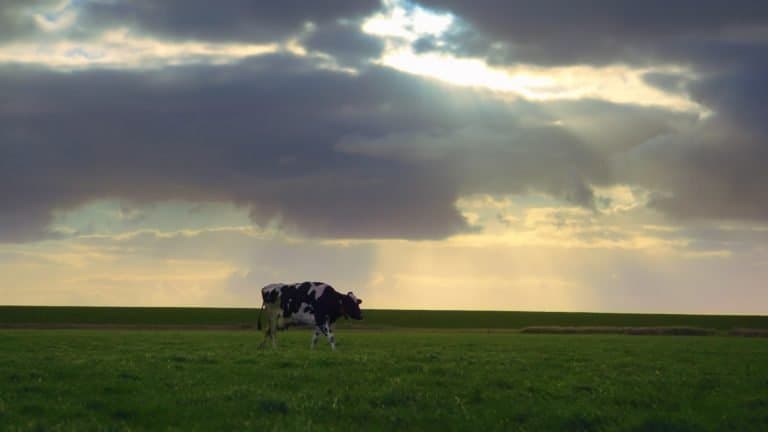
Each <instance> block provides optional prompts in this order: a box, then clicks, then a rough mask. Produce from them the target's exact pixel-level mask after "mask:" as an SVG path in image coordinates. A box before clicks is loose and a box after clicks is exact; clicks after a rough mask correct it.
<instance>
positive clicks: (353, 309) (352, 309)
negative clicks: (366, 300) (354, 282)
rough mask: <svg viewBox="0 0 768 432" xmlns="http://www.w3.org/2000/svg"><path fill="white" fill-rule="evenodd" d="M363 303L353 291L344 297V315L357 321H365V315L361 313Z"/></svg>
mask: <svg viewBox="0 0 768 432" xmlns="http://www.w3.org/2000/svg"><path fill="white" fill-rule="evenodd" d="M362 302H363V301H362V300H360V299H359V298H357V297H355V295H354V294H352V291H350V292H348V293H347V295H345V296H342V298H341V307H342V308H343V310H344V315H345V316H348V317H350V318H352V319H356V320H361V319H363V314H362V312H360V303H362Z"/></svg>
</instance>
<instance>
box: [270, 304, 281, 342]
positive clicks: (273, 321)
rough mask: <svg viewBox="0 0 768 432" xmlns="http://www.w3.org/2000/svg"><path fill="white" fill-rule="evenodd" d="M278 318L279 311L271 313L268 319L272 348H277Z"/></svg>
mask: <svg viewBox="0 0 768 432" xmlns="http://www.w3.org/2000/svg"><path fill="white" fill-rule="evenodd" d="M279 319H280V312H278V313H275V314H273V315H272V319H271V320H270V321H269V330H270V334H269V335H270V337H271V339H272V348H277V320H279Z"/></svg>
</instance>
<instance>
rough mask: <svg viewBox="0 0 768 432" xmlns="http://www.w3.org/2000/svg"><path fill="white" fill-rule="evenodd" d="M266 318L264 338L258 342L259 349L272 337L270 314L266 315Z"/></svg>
mask: <svg viewBox="0 0 768 432" xmlns="http://www.w3.org/2000/svg"><path fill="white" fill-rule="evenodd" d="M267 320H268V321H269V322H268V323H267V329H266V330H265V331H264V340H263V341H261V344H259V349H262V348H264V345H266V344H267V340H269V339H271V338H272V315H271V314H269V315H267Z"/></svg>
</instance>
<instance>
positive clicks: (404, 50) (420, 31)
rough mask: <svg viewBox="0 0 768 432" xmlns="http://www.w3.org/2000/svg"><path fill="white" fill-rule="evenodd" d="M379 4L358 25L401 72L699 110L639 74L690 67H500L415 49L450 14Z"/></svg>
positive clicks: (511, 89) (547, 95) (394, 1)
mask: <svg viewBox="0 0 768 432" xmlns="http://www.w3.org/2000/svg"><path fill="white" fill-rule="evenodd" d="M384 5H385V7H384V9H383V11H382V12H380V13H378V14H376V15H374V16H372V17H370V18H369V19H368V20H366V21H365V22H364V23H363V25H362V29H363V31H364V32H366V33H369V34H371V35H376V36H378V37H381V38H383V39H384V40H385V41H386V50H385V52H384V54H383V56H382V57H381V58H379V59H377V60H376V62H377V63H379V64H382V65H385V66H389V67H392V68H394V69H398V70H400V71H403V72H407V73H411V74H414V75H419V76H425V77H430V78H434V79H438V80H440V81H444V82H447V83H450V84H454V85H458V86H466V87H479V88H487V89H490V90H494V91H498V92H505V93H512V94H516V95H520V96H523V97H525V98H527V99H531V100H553V99H581V98H595V99H604V100H608V101H611V102H616V103H631V104H637V105H649V106H662V107H665V108H669V109H673V110H679V111H692V112H703V111H704V109H703V108H702V107H701V106H699V105H698V104H696V103H695V102H694V101H692V100H690V99H689V98H687V97H685V96H684V95H679V94H673V93H666V92H664V91H662V90H659V89H657V88H654V87H652V86H649V85H648V84H646V83H645V81H644V80H643V76H644V75H645V74H647V73H651V72H653V73H674V74H679V75H683V76H686V75H687V76H689V77H693V75H692V72H690V71H687V70H685V69H683V68H682V67H679V66H674V65H661V66H658V67H651V68H639V69H633V68H630V67H627V66H623V65H613V66H605V67H592V66H568V67H552V68H544V67H536V66H532V65H523V66H515V67H508V68H502V67H491V66H489V65H488V64H487V63H486V62H485V60H483V59H481V58H471V57H457V56H455V55H452V54H449V53H442V52H427V53H419V52H416V51H415V50H414V49H413V43H414V42H415V41H417V40H418V39H420V38H422V37H433V38H435V39H436V40H437V44H438V45H439V44H440V43H441V41H440V37H441V36H442V35H444V34H445V33H446V32H447V31H448V30H449V29H450V28H451V26H452V25H454V23H455V19H454V17H453V16H452V15H450V14H439V13H435V12H432V11H429V10H427V9H424V8H421V7H418V6H414V5H412V4H410V3H408V2H407V1H404V0H386V1H385V2H384Z"/></svg>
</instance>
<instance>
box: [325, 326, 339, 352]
mask: <svg viewBox="0 0 768 432" xmlns="http://www.w3.org/2000/svg"><path fill="white" fill-rule="evenodd" d="M323 334H325V336H326V337H327V338H328V343H329V344H331V350H332V351H336V337H335V336H333V331H332V330H331V326H330V325H329V324H328V323H325V324H324V325H323Z"/></svg>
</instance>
